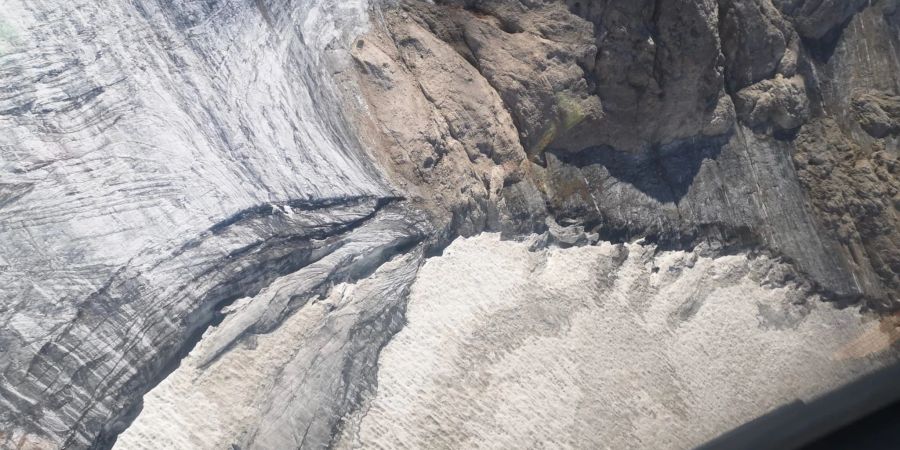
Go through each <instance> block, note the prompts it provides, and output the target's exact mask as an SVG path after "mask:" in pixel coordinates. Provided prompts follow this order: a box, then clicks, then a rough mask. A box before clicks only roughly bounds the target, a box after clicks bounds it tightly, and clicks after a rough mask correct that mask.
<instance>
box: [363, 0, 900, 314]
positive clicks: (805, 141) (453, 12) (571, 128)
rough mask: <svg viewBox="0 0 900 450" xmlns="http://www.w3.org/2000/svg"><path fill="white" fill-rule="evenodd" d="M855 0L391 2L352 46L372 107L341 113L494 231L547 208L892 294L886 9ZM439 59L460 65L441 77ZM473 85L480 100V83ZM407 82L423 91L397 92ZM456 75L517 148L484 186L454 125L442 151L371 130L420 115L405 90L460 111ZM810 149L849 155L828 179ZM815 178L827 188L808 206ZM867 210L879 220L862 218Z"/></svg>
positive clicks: (891, 90) (834, 283)
mask: <svg viewBox="0 0 900 450" xmlns="http://www.w3.org/2000/svg"><path fill="white" fill-rule="evenodd" d="M863 3H865V2H802V1H796V2H787V1H775V2H773V1H770V0H722V1H719V2H718V3H717V2H710V1H684V2H681V1H678V2H662V3H661V2H650V1H646V2H645V1H637V2H635V1H628V2H625V1H613V0H611V1H579V2H567V3H563V2H510V1H502V0H496V1H494V0H482V1H474V0H473V1H451V0H446V1H438V2H434V3H432V2H419V1H415V0H406V1H401V2H399V3H398V4H397V5H396V6H389V7H386V8H385V10H384V11H383V13H382V18H383V20H382V21H381V22H380V23H379V26H377V27H375V28H374V29H373V30H371V31H370V32H369V33H368V34H367V35H365V36H363V37H362V38H360V39H359V40H358V41H357V45H356V46H355V48H354V49H353V55H354V58H355V59H356V61H357V62H358V64H357V69H358V72H359V73H360V75H359V78H360V86H361V91H362V92H363V95H364V96H365V98H366V99H367V101H368V103H369V104H370V105H371V108H372V109H371V110H369V112H370V114H368V116H367V117H364V118H363V119H360V121H365V120H366V119H368V120H370V121H372V122H374V124H373V125H370V126H369V127H368V128H367V129H366V130H365V131H364V132H363V135H374V137H372V136H370V137H369V141H368V142H371V144H370V145H372V146H373V147H375V148H380V149H381V150H380V151H379V152H378V153H379V154H388V155H394V158H393V159H385V161H386V162H387V165H388V166H390V165H391V164H392V163H396V164H393V165H394V166H395V167H396V168H397V169H396V170H395V172H394V174H395V176H396V175H397V174H399V175H400V177H401V178H403V179H404V180H405V181H406V182H407V183H410V184H413V185H424V186H431V185H433V182H432V181H431V177H433V176H435V174H437V176H438V177H441V178H442V179H445V178H446V176H445V175H443V174H446V173H447V172H448V171H450V172H453V173H454V174H455V175H454V177H458V178H461V179H466V180H469V181H468V183H467V184H468V185H471V186H473V187H472V188H471V189H470V190H471V191H472V192H474V197H475V198H477V199H480V198H497V199H498V200H497V201H496V202H489V203H490V204H489V205H488V206H487V207H486V208H480V209H483V210H485V212H484V214H485V215H486V216H487V217H488V218H490V217H492V215H496V216H497V217H499V218H500V224H499V227H500V228H501V229H504V230H505V231H507V232H521V231H541V230H542V229H543V219H542V217H543V216H544V215H547V214H550V215H552V216H554V217H555V218H556V219H557V221H561V222H566V221H568V222H578V223H582V224H584V225H585V226H586V228H588V229H590V230H591V231H596V232H599V233H600V234H601V235H602V236H605V237H611V238H615V239H627V238H630V237H634V236H650V237H652V238H653V239H658V240H661V241H663V242H668V243H674V242H677V243H681V244H684V243H688V244H690V243H695V242H698V241H702V240H704V239H708V238H711V237H712V238H714V239H715V240H719V241H724V242H730V243H734V242H737V243H740V245H747V244H750V245H762V246H764V247H766V248H768V249H770V250H773V251H775V252H777V253H779V254H782V255H784V256H786V257H788V258H790V259H791V260H793V261H794V262H795V263H796V264H797V266H798V267H799V268H800V269H801V271H803V272H804V273H806V274H807V275H808V276H809V277H810V278H811V279H812V280H813V281H814V282H816V283H817V284H818V285H820V286H821V288H822V289H823V290H824V291H826V292H828V293H830V294H831V295H835V296H838V297H846V298H858V297H864V298H866V299H868V303H869V304H870V305H873V306H879V307H892V305H894V304H895V303H896V301H897V299H898V291H897V283H898V273H897V268H898V266H897V264H896V261H895V259H896V253H897V246H896V244H895V242H896V240H897V239H898V237H900V236H898V232H900V231H898V230H900V227H898V225H900V224H897V222H896V218H895V217H896V208H897V199H898V197H897V196H898V191H897V189H896V188H895V187H894V186H896V183H897V177H898V175H897V171H896V164H897V154H898V148H897V133H896V123H895V122H896V104H895V103H896V95H897V92H898V86H900V79H898V75H897V73H898V71H897V68H898V64H900V56H898V51H897V49H898V48H900V47H898V45H900V43H898V42H896V41H897V33H896V30H897V19H896V17H897V4H896V2H894V1H880V2H872V4H871V6H868V4H865V5H864V4H863ZM864 6H867V7H864ZM392 52H401V53H402V54H403V55H404V56H403V58H393V60H391V61H388V60H385V61H383V63H382V65H381V66H380V67H381V69H383V70H378V71H376V70H371V68H372V67H374V66H373V65H372V64H371V63H370V61H371V60H372V58H373V55H376V54H379V55H390V54H392ZM448 64H453V65H455V66H458V67H464V69H461V70H464V71H465V73H466V75H465V76H463V77H456V78H452V79H451V80H449V81H447V79H446V78H441V76H440V75H439V72H441V71H442V67H443V66H444V65H448ZM467 64H468V65H467ZM473 70H477V71H478V73H479V74H480V75H481V76H480V77H478V76H472V74H471V73H472V71H473ZM482 79H483V81H482ZM422 80H425V81H422ZM485 81H486V84H487V85H488V86H490V88H492V89H493V91H494V92H496V94H497V95H493V93H492V92H489V91H490V90H488V92H484V91H485V89H486V88H485V86H486V84H485ZM435 83H439V86H440V87H441V89H436V88H435V87H434V86H435ZM419 84H422V85H423V86H424V85H428V86H430V87H429V88H427V89H426V90H424V91H422V92H421V93H418V92H415V91H414V90H413V89H407V88H403V87H402V86H416V85H419ZM470 87H471V88H470ZM467 89H471V90H469V92H473V93H475V95H476V96H478V97H480V98H484V99H489V103H490V104H491V105H492V106H491V107H490V110H491V111H496V110H497V109H498V107H497V106H494V104H496V103H497V97H499V99H500V101H502V105H501V106H502V107H503V108H504V109H505V111H508V114H509V119H507V118H506V116H505V115H504V114H500V120H499V122H500V123H507V122H509V121H511V122H512V123H513V124H514V125H515V127H516V130H517V132H518V138H519V142H520V143H521V150H522V151H524V155H522V154H521V153H520V154H519V156H518V158H516V157H515V156H514V155H515V152H513V153H512V155H513V156H509V157H506V158H504V161H505V165H502V166H501V168H502V170H500V171H499V172H500V175H501V176H500V177H499V178H502V179H503V187H502V188H498V187H497V185H496V181H495V180H494V178H493V177H489V176H488V173H490V174H492V175H493V174H494V173H495V172H497V170H495V169H491V170H490V171H489V170H488V169H487V167H484V168H480V169H478V170H475V171H473V170H471V169H470V167H472V166H475V165H478V164H482V163H483V162H487V160H482V159H479V158H478V157H479V153H478V152H477V151H475V149H478V148H485V146H484V145H482V144H480V143H479V142H477V141H476V140H473V139H470V138H469V137H468V136H466V135H462V136H460V135H454V136H453V137H452V139H450V141H451V142H454V144H456V143H458V144H460V145H461V147H462V148H461V149H457V150H453V149H451V150H449V151H448V150H446V149H445V148H443V147H442V145H443V143H444V142H447V141H446V140H444V141H438V142H437V143H436V144H435V143H434V142H432V141H429V142H428V143H427V144H424V145H412V146H411V147H409V146H405V147H404V148H405V149H407V150H404V151H402V152H400V151H398V149H397V147H396V146H393V145H392V141H391V140H390V139H388V140H387V142H385V141H384V140H383V139H384V138H383V133H382V131H383V130H385V129H387V130H394V129H398V128H401V127H403V125H404V124H405V123H406V121H405V120H404V119H402V118H405V117H407V116H411V115H414V114H415V111H419V110H420V107H419V106H417V105H418V103H415V102H408V103H403V104H400V105H398V104H397V103H396V102H395V101H393V100H388V99H393V98H395V97H394V96H393V95H392V94H394V93H401V92H402V93H403V94H402V97H403V98H407V97H408V96H409V97H412V98H421V99H422V100H421V102H423V103H426V104H428V105H429V108H430V110H432V111H436V114H437V115H438V116H441V115H443V116H445V117H446V116H447V115H446V114H444V112H445V111H446V110H450V109H454V108H460V107H463V106H461V105H459V104H458V102H459V101H460V97H459V96H458V95H455V94H454V93H455V92H461V91H464V90H467ZM435 91H437V94H436V93H435ZM388 101H392V102H393V103H392V104H391V107H392V109H391V110H390V111H396V110H397V108H398V106H399V107H400V108H401V109H403V108H407V110H406V111H405V112H404V113H402V114H389V113H387V112H386V111H387V109H386V106H385V103H386V102H388ZM447 105H455V106H452V107H451V106H447ZM466 110H467V111H469V112H470V113H472V114H474V115H471V114H470V115H469V116H468V117H466V118H465V120H466V124H467V126H471V122H472V121H473V120H475V121H476V122H477V121H481V122H483V123H484V124H485V125H482V126H478V127H475V128H478V129H487V127H488V124H493V123H497V122H498V120H497V119H496V117H497V116H496V115H493V114H490V115H488V116H486V117H485V116H484V115H483V114H482V111H479V110H477V109H471V108H469V109H466ZM450 117H455V116H454V115H453V114H451V115H450ZM423 120H424V119H423ZM824 130H828V135H827V136H821V139H817V138H814V137H813V136H811V135H818V134H821V133H824V132H825V131H824ZM508 134H509V133H508V132H506V131H505V132H504V135H508ZM388 135H389V136H392V135H391V134H390V133H388ZM504 139H508V138H504ZM841 142H844V143H847V145H850V146H851V147H852V148H853V149H855V150H853V151H852V152H851V153H852V154H853V156H852V157H848V156H847V152H845V151H844V150H842V149H843V148H846V146H842V145H841V144H840V143H841ZM835 145H837V146H835ZM410 148H412V150H409V149H410ZM514 150H515V149H514ZM413 153H420V154H422V155H428V156H424V159H425V160H426V161H437V159H436V156H435V155H439V154H449V155H455V154H459V155H463V154H468V155H469V157H470V160H471V164H470V163H468V162H465V161H464V162H463V163H462V164H455V165H454V159H452V158H451V159H447V160H446V162H444V160H441V163H438V164H435V165H433V166H432V165H430V163H429V165H427V167H425V166H422V168H420V167H419V166H416V162H417V161H415V160H412V161H410V160H406V159H405V158H404V157H403V156H399V155H400V154H413ZM811 153H815V154H818V155H819V156H817V157H814V158H813V160H815V161H818V160H820V159H821V160H822V161H842V162H841V163H839V164H845V165H847V166H848V167H847V168H846V169H845V170H841V171H838V172H837V173H832V168H833V167H834V166H833V165H832V164H831V163H827V164H825V165H824V168H825V171H826V172H828V173H827V174H826V173H820V172H816V174H814V173H813V172H815V171H811V170H810V169H809V167H810V166H809V164H807V162H808V161H810V160H809V159H808V156H809V154H811ZM420 159H421V158H420ZM517 161H518V162H519V165H518V169H516V170H510V169H508V167H509V166H511V165H512V164H513V163H515V162H517ZM814 164H815V163H814ZM442 165H443V166H445V167H442ZM497 165H498V164H495V166H497ZM447 166H449V167H447ZM857 166H866V167H871V170H869V171H868V172H867V173H869V175H863V174H860V175H851V174H849V172H854V173H855V172H860V171H866V170H867V169H859V168H857ZM850 167H853V168H852V169H851V168H850ZM845 173H846V176H845V175H842V174H845ZM863 177H868V178H867V179H866V180H865V181H864V180H863ZM488 180H490V182H489V181H488ZM479 181H481V182H483V184H484V185H485V189H479V188H478V187H477V186H476V185H477V184H478V182H479ZM861 182H864V185H865V186H866V187H863V188H860V189H857V188H856V186H857V185H859V184H860V183H861ZM873 184H878V187H874V186H872V185H873ZM826 190H838V191H844V194H839V195H840V196H841V197H840V198H841V200H838V197H836V195H838V194H834V195H831V197H832V199H831V201H830V202H829V201H827V200H825V201H820V200H816V199H818V198H822V197H823V196H828V195H829V194H823V193H821V192H822V191H826ZM467 194H468V195H467ZM472 198H473V196H472V195H471V193H463V195H454V194H452V193H449V194H448V195H446V196H442V198H441V199H440V200H438V201H437V203H438V204H441V205H445V207H444V208H443V209H447V206H448V205H449V206H458V205H460V204H467V203H468V202H471V199H472ZM494 204H496V205H497V206H498V208H497V211H496V212H494V211H492V210H491V208H492V207H493V205H494ZM854 204H856V205H857V206H854ZM862 204H865V205H866V206H860V205H862ZM478 206H481V204H479V205H478ZM863 210H866V211H869V212H868V213H862V211H863ZM535 216H537V217H538V218H539V220H537V224H538V225H537V226H534V225H533V222H532V221H530V220H529V218H533V217H535ZM835 216H837V217H844V216H846V217H845V218H844V219H841V220H843V221H844V222H846V223H847V225H846V226H845V227H844V228H847V227H850V228H854V229H857V228H864V229H867V230H872V229H874V228H878V230H877V231H874V230H872V231H863V232H861V233H859V232H854V233H855V234H854V236H856V237H854V238H853V240H854V242H852V243H851V241H850V240H848V239H846V238H844V237H842V233H843V234H844V235H846V234H847V233H846V232H843V231H841V227H840V226H836V219H834V217H835ZM867 217H872V218H873V219H872V220H870V221H869V222H873V223H874V222H878V223H879V224H880V225H878V226H875V225H866V224H865V223H863V222H866V221H867V220H868V219H867ZM874 217H878V218H877V219H874ZM488 223H489V224H490V221H488ZM867 243H868V244H867ZM861 248H866V250H864V251H862V250H860V249H861Z"/></svg>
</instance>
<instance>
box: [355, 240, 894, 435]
mask: <svg viewBox="0 0 900 450" xmlns="http://www.w3.org/2000/svg"><path fill="white" fill-rule="evenodd" d="M790 278H791V277H790V276H789V270H788V268H787V267H786V266H785V265H783V264H781V263H779V262H777V261H773V260H772V259H770V258H767V257H764V256H756V257H751V256H748V255H745V254H736V255H730V256H719V257H711V256H709V257H704V256H698V254H696V253H690V252H679V251H657V250H656V249H655V248H654V247H652V246H649V245H640V244H625V245H615V244H609V243H600V244H598V245H596V246H588V247H580V248H570V249H559V248H550V249H543V250H536V251H530V250H529V244H528V243H524V242H512V241H501V240H500V239H499V237H498V236H497V235H491V234H484V235H480V236H477V237H475V238H470V239H459V240H457V241H455V242H454V243H453V244H452V245H451V246H450V247H449V248H448V249H446V251H445V252H444V254H443V255H442V256H441V257H438V258H434V259H431V260H429V261H428V262H427V263H426V264H425V265H424V267H423V268H422V270H421V271H420V273H419V276H418V278H417V280H416V282H415V283H414V285H413V287H412V290H411V294H410V300H409V304H408V309H407V320H408V323H407V325H406V327H405V328H404V329H403V330H402V331H401V332H399V334H398V335H397V336H395V338H394V339H393V340H392V342H391V343H390V344H389V345H388V346H387V347H386V348H385V349H384V350H383V352H382V354H381V358H380V361H379V372H378V388H377V393H376V394H375V395H374V397H373V398H370V400H369V401H368V402H367V403H366V405H365V406H364V407H363V409H362V410H360V411H357V413H356V414H355V415H354V416H353V417H349V418H347V420H346V421H345V426H344V428H343V434H342V435H341V438H340V441H339V442H338V446H339V447H343V448H648V449H649V448H689V447H692V446H695V445H698V444H701V443H703V442H706V441H707V440H709V439H711V438H713V437H715V436H717V435H718V434H721V433H723V432H725V431H728V430H729V429H731V428H733V427H735V426H738V425H740V424H742V423H744V422H746V421H747V420H749V419H752V418H754V417H757V416H759V415H761V414H763V413H765V412H767V411H770V410H772V409H773V408H776V407H777V406H779V405H782V404H785V403H788V402H791V401H793V400H795V399H798V398H799V399H811V398H813V397H815V396H817V395H820V394H822V393H824V392H825V391H827V390H829V389H832V388H834V387H836V386H838V385H840V384H842V383H844V382H846V381H849V380H852V379H854V378H855V377H857V376H859V375H860V374H861V373H863V372H866V371H869V370H871V369H873V368H875V367H877V366H880V365H882V364H883V362H881V361H880V357H879V356H877V352H876V351H875V350H877V349H879V348H883V347H882V345H881V344H883V342H882V341H884V340H885V339H887V337H886V336H882V335H881V334H880V332H879V331H878V322H877V320H874V319H871V318H868V317H866V316H864V315H862V314H861V313H860V312H859V311H858V310H856V309H852V308H850V309H843V310H839V309H837V308H835V307H833V306H832V305H831V304H828V303H824V302H822V301H821V299H819V298H817V297H815V296H811V295H809V294H805V293H804V291H803V290H801V289H800V288H799V287H798V286H797V285H795V284H794V283H792V282H791V281H789V280H790Z"/></svg>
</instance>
